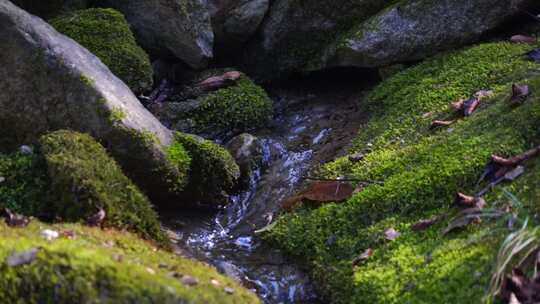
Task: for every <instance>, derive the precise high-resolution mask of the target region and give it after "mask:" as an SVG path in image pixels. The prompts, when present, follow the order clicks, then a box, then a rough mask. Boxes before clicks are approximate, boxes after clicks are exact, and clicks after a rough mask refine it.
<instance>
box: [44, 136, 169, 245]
mask: <svg viewBox="0 0 540 304" xmlns="http://www.w3.org/2000/svg"><path fill="white" fill-rule="evenodd" d="M40 144H41V150H42V152H43V155H44V158H45V160H46V163H47V168H48V172H49V176H50V178H51V188H52V192H51V196H52V197H51V198H50V200H51V201H52V207H51V208H52V209H53V212H54V214H55V215H56V216H57V217H60V218H62V219H63V220H67V221H81V220H84V219H86V218H88V217H89V216H91V215H93V214H95V213H96V212H97V211H98V210H99V209H100V208H103V209H104V210H105V211H106V214H107V217H106V220H105V225H106V226H107V227H116V228H119V229H128V230H130V231H134V232H136V233H138V234H139V235H140V236H142V237H143V238H146V239H153V240H156V241H157V242H158V243H161V244H167V242H168V240H167V238H166V237H165V236H164V234H163V233H162V231H161V227H160V224H159V222H158V220H157V215H156V213H155V212H154V210H152V208H151V205H150V202H149V201H148V199H147V198H146V196H144V195H143V194H142V193H141V192H140V190H139V189H138V188H137V187H136V186H135V185H134V184H133V183H132V182H131V181H130V180H129V179H128V178H127V177H126V176H125V175H124V174H123V173H122V170H121V169H120V167H119V166H118V165H117V163H116V162H115V161H114V160H113V159H112V158H111V157H109V156H108V155H107V153H106V151H105V149H104V148H103V147H102V146H101V145H100V144H98V143H97V142H96V141H95V140H94V139H93V138H92V137H90V136H89V135H85V134H80V133H76V132H71V131H56V132H53V133H50V134H48V135H45V136H43V137H42V138H41V139H40Z"/></svg>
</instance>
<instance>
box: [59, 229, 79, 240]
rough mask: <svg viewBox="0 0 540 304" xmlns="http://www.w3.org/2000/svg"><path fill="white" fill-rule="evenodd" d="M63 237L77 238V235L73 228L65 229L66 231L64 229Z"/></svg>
mask: <svg viewBox="0 0 540 304" xmlns="http://www.w3.org/2000/svg"><path fill="white" fill-rule="evenodd" d="M62 237H64V238H66V239H70V240H72V239H74V238H76V237H77V235H76V233H75V231H73V230H64V231H62Z"/></svg>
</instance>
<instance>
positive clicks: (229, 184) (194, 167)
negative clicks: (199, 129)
mask: <svg viewBox="0 0 540 304" xmlns="http://www.w3.org/2000/svg"><path fill="white" fill-rule="evenodd" d="M175 140H176V142H177V143H178V144H180V145H182V146H183V147H184V148H185V149H186V151H188V153H189V155H190V157H191V168H190V176H189V184H188V185H187V186H186V187H185V189H186V192H187V193H188V195H190V196H192V197H193V198H195V199H196V200H198V201H199V202H201V203H203V204H208V203H210V204H212V205H214V204H216V203H217V204H222V203H226V202H225V201H223V193H224V192H230V191H231V190H232V189H233V187H234V186H235V185H236V184H237V182H238V179H239V178H240V168H239V167H238V165H237V164H236V162H235V161H234V159H233V157H232V156H231V154H230V153H229V152H228V151H227V150H226V149H225V148H223V147H221V146H220V145H218V144H215V143H213V142H211V141H209V140H205V139H202V138H200V137H197V136H194V135H190V134H185V133H181V132H177V133H176V136H175Z"/></svg>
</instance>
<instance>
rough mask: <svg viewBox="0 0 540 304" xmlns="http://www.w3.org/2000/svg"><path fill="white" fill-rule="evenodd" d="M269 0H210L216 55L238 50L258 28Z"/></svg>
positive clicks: (226, 54) (228, 53)
mask: <svg viewBox="0 0 540 304" xmlns="http://www.w3.org/2000/svg"><path fill="white" fill-rule="evenodd" d="M268 7H269V0H210V1H209V8H210V16H211V20H212V28H213V29H214V35H215V45H216V46H215V48H214V49H215V51H216V53H217V54H216V55H217V56H220V55H221V56H222V57H223V56H228V55H230V54H234V53H235V52H236V51H238V50H239V49H240V48H241V47H242V46H243V45H244V43H245V42H246V41H248V39H249V38H251V37H252V36H253V34H254V33H255V32H256V31H257V29H258V28H259V25H260V24H261V22H262V21H263V18H264V16H265V14H266V12H267V11H268Z"/></svg>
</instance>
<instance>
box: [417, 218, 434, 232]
mask: <svg viewBox="0 0 540 304" xmlns="http://www.w3.org/2000/svg"><path fill="white" fill-rule="evenodd" d="M438 221H439V217H438V216H437V217H433V218H430V219H424V220H420V221H418V222H417V223H415V224H413V225H412V226H411V229H412V231H423V230H426V229H428V228H429V227H431V226H433V225H434V224H435V223H437V222H438Z"/></svg>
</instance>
